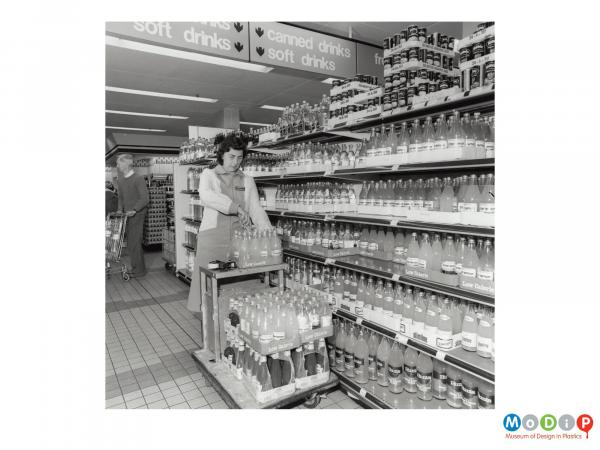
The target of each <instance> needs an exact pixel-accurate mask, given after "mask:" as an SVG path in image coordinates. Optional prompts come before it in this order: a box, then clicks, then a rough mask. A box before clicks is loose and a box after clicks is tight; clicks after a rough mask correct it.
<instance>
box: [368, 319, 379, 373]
mask: <svg viewBox="0 0 600 450" xmlns="http://www.w3.org/2000/svg"><path fill="white" fill-rule="evenodd" d="M368 345H369V380H371V381H376V380H377V350H378V349H379V336H378V335H377V333H375V332H374V331H372V332H371V335H370V336H369V342H368Z"/></svg>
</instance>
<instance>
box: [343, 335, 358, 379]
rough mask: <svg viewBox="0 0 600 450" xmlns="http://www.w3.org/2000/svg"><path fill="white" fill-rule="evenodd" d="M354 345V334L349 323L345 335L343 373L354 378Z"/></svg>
mask: <svg viewBox="0 0 600 450" xmlns="http://www.w3.org/2000/svg"><path fill="white" fill-rule="evenodd" d="M355 347H356V336H355V335H354V327H353V326H352V325H351V326H350V330H349V332H348V336H347V337H346V345H345V347H344V375H346V376H347V377H349V378H354V349H355Z"/></svg>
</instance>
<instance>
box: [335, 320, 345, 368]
mask: <svg viewBox="0 0 600 450" xmlns="http://www.w3.org/2000/svg"><path fill="white" fill-rule="evenodd" d="M345 348H346V324H345V322H340V328H339V332H338V335H337V336H336V340H335V368H336V370H337V371H338V372H342V373H343V372H344V370H345V366H344V350H345Z"/></svg>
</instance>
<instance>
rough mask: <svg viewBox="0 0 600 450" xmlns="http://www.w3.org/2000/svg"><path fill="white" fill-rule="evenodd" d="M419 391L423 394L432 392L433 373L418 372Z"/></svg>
mask: <svg viewBox="0 0 600 450" xmlns="http://www.w3.org/2000/svg"><path fill="white" fill-rule="evenodd" d="M417 389H419V390H420V391H421V392H428V391H431V373H422V372H421V371H417Z"/></svg>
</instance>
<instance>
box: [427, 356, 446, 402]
mask: <svg viewBox="0 0 600 450" xmlns="http://www.w3.org/2000/svg"><path fill="white" fill-rule="evenodd" d="M431 390H432V393H433V396H434V397H435V398H437V399H438V400H446V392H447V391H448V377H447V375H446V365H445V364H444V363H442V362H441V361H438V360H437V359H434V360H433V373H432V381H431Z"/></svg>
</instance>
